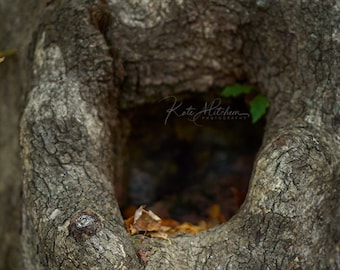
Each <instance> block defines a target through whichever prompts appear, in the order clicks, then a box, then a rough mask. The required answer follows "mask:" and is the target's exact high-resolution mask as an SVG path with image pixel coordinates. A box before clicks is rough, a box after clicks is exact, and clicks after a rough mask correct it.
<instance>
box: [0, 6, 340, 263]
mask: <svg viewBox="0 0 340 270" xmlns="http://www.w3.org/2000/svg"><path fill="white" fill-rule="evenodd" d="M104 2H105V1H100V2H98V3H97V2H94V1H79V3H78V1H72V2H71V1H51V2H50V3H49V4H48V5H47V6H41V5H38V4H37V6H32V5H29V4H27V7H26V10H25V11H21V10H22V9H20V11H19V9H17V7H14V6H15V5H13V6H12V5H9V3H5V2H4V3H1V4H2V5H1V8H2V10H1V13H0V15H3V16H1V18H6V17H8V15H6V13H8V11H12V14H20V13H23V14H24V15H26V16H28V15H27V14H34V15H35V16H33V17H34V19H32V21H31V22H30V23H29V24H27V25H29V26H32V27H28V26H27V25H26V26H25V28H23V29H20V26H24V25H25V20H23V19H18V21H16V23H17V24H13V23H12V24H10V23H8V22H6V21H5V22H4V23H3V24H2V25H6V27H7V28H5V30H4V31H3V33H0V36H1V40H3V37H4V36H6V35H9V34H10V35H11V36H13V37H12V38H11V40H13V41H12V43H11V42H8V43H4V44H5V45H6V46H18V45H19V44H23V49H22V51H20V52H19V54H18V56H17V59H9V60H8V61H6V62H5V63H2V64H0V68H1V69H5V68H6V67H7V68H6V70H5V71H4V73H3V74H5V77H4V78H5V79H4V80H3V81H1V82H0V83H1V101H0V105H1V109H2V110H3V112H2V113H1V116H0V117H1V130H0V131H1V133H0V135H1V136H0V138H1V147H4V148H2V149H4V150H5V151H3V150H2V151H1V155H0V156H1V161H2V162H1V166H2V167H1V168H3V169H2V170H1V175H0V176H1V185H2V186H1V187H2V189H1V190H0V192H1V195H2V196H1V200H2V201H1V202H2V205H4V203H5V202H6V200H9V199H10V200H11V202H12V203H11V204H10V205H9V206H6V207H4V208H1V212H0V215H1V223H0V230H1V232H3V233H4V234H6V235H7V236H6V237H7V238H6V237H5V238H4V241H3V243H4V245H3V246H2V254H1V257H2V258H6V254H10V255H11V256H10V257H8V256H7V258H9V259H8V260H0V261H1V263H2V265H1V266H2V268H7V269H8V268H9V265H10V264H11V263H12V262H13V261H14V259H13V258H17V259H15V261H16V263H15V264H13V265H14V266H13V267H12V268H13V269H144V268H145V269H339V268H340V255H339V250H340V245H339V240H340V230H339V219H340V218H339V217H340V213H339V212H340V210H339V180H340V171H339V170H340V169H339V168H340V166H339V154H338V153H339V150H340V149H339V135H338V134H339V76H338V74H339V51H340V50H339V48H340V47H339V41H340V36H339V23H340V22H339V16H338V13H339V10H340V6H339V4H338V3H337V2H336V1H323V2H322V3H320V2H318V1H310V2H295V1H273V2H271V1H229V2H225V1H209V2H207V1H181V0H178V1H140V2H138V1H108V3H104ZM20 5H22V6H21V8H24V7H25V6H23V4H21V3H20ZM5 8H6V9H5ZM26 12H27V13H26ZM23 18H26V17H25V16H23ZM12 22H13V20H12ZM36 26H37V27H36ZM19 29H20V30H19ZM32 29H34V30H35V32H34V34H33V38H32V40H31V45H30V46H26V45H27V40H28V36H31V32H32ZM15 30H18V34H17V33H15ZM27 54H28V55H29V56H28V58H26V56H27ZM15 69H19V71H18V76H19V78H16V80H14V79H13V78H14V77H13V71H14V70H15ZM244 80H247V81H249V82H250V83H252V84H256V85H258V86H259V87H260V88H261V89H263V92H264V93H265V94H266V96H267V97H268V98H269V99H270V103H271V105H270V111H269V114H268V115H267V126H266V133H265V137H264V140H263V145H262V147H261V150H260V151H259V153H258V156H257V159H256V162H255V164H254V170H253V176H252V179H251V183H250V187H249V192H248V194H247V198H246V201H245V203H244V204H243V206H242V208H241V210H240V211H239V213H238V214H237V215H236V216H234V217H233V219H231V220H230V221H229V222H227V223H226V224H224V225H222V226H219V227H216V228H213V229H210V230H208V231H206V232H203V233H200V234H198V235H195V236H183V235H182V236H178V237H175V238H173V239H171V242H169V241H164V240H162V239H148V238H146V239H145V240H144V241H143V242H142V241H141V240H140V239H139V237H138V236H135V237H129V236H128V235H127V233H126V232H125V229H124V227H123V222H122V218H121V216H120V212H119V208H118V204H117V202H116V199H115V196H114V193H113V188H112V182H113V183H115V184H116V185H118V184H117V183H118V182H119V178H120V175H121V167H122V164H121V158H122V154H121V153H122V152H123V150H122V145H123V142H124V139H125V138H126V134H124V130H122V127H123V124H124V121H125V120H124V119H121V118H120V117H119V115H118V111H119V110H120V109H125V108H131V107H134V106H137V105H138V104H144V103H146V102H155V101H158V100H159V99H160V98H162V97H165V96H168V95H174V94H176V95H180V94H181V93H184V92H188V91H191V92H192V93H197V92H204V91H208V90H209V89H210V88H215V87H223V86H225V85H226V84H230V83H234V82H235V81H244ZM10 88H11V89H13V92H11V93H10V94H8V95H7V92H6V91H5V90H7V89H10ZM22 88H24V89H25V91H26V92H27V99H26V101H25V105H24V112H23V115H22V118H21V121H20V133H18V131H17V130H16V124H17V122H18V119H19V112H20V103H19V101H20V97H21V96H23V95H24V94H25V93H23V92H21V89H22ZM8 102H12V103H11V104H13V105H12V106H8V104H9V103H8ZM5 104H7V106H5ZM8 114H12V115H13V116H12V117H6V115H8ZM5 124H6V125H7V126H8V129H5V128H2V127H3V126H5ZM10 132H14V133H13V136H10V135H9V134H10ZM19 137H20V143H21V147H22V148H21V158H22V165H23V174H22V172H21V170H20V161H19V159H18V156H19V155H18V154H19V146H18V143H17V140H18V138H19ZM112 160H113V161H114V162H112ZM9 164H11V165H9ZM12 172H13V174H12ZM22 175H23V177H22ZM22 178H23V187H22V190H23V204H22V205H23V208H22V210H21V211H19V201H20V196H19V189H20V185H21V183H20V181H19V180H20V179H22ZM2 179H4V180H2ZM19 212H21V214H22V221H21V222H20V221H19V219H18V213H19ZM4 220H8V222H7V221H6V222H4ZM6 223H7V226H6ZM20 223H21V227H22V229H21V244H20V245H19V244H18V243H19V241H18V239H19V233H18V230H19V227H20ZM12 224H13V225H12ZM8 225H10V226H8ZM21 248H22V252H21V250H20V249H21ZM140 250H143V251H146V252H147V255H148V256H147V262H146V263H145V262H143V261H142V260H141V259H140V258H139V255H138V253H139V251H140ZM21 261H22V262H23V264H22V265H21V263H20V262H21Z"/></svg>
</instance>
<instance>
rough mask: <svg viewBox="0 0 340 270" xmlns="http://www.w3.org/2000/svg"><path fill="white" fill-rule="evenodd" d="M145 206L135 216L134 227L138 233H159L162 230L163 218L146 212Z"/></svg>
mask: <svg viewBox="0 0 340 270" xmlns="http://www.w3.org/2000/svg"><path fill="white" fill-rule="evenodd" d="M144 208H145V206H144V205H142V206H140V207H139V208H138V209H137V210H136V212H135V215H134V219H133V227H134V228H135V229H136V230H137V231H139V232H140V231H143V232H151V231H159V230H160V228H161V218H160V217H159V216H157V215H156V214H155V213H154V212H152V211H151V210H149V211H146V210H144Z"/></svg>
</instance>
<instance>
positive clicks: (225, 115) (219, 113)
mask: <svg viewBox="0 0 340 270" xmlns="http://www.w3.org/2000/svg"><path fill="white" fill-rule="evenodd" d="M164 100H172V101H173V102H172V104H171V105H170V107H169V108H168V109H167V110H166V116H165V119H164V125H166V124H167V123H168V121H169V119H170V117H181V118H187V120H188V121H190V122H193V123H194V124H195V125H196V126H201V122H202V121H204V120H205V121H207V120H208V121H216V120H219V121H226V120H246V119H248V118H249V117H250V114H249V113H247V112H240V111H238V110H234V109H232V108H231V107H230V106H223V105H222V100H221V99H220V98H215V99H213V100H212V101H205V102H204V103H203V104H202V107H200V108H196V107H194V106H192V105H190V106H185V105H183V101H178V100H177V98H176V97H175V96H169V97H166V98H164V99H162V100H161V101H164Z"/></svg>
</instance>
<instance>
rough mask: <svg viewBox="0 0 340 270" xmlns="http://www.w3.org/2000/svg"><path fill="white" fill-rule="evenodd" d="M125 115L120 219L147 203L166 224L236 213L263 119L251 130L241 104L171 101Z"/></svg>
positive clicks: (210, 100)
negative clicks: (215, 211)
mask: <svg viewBox="0 0 340 270" xmlns="http://www.w3.org/2000/svg"><path fill="white" fill-rule="evenodd" d="M181 102H182V103H181ZM218 108H220V109H219V112H218ZM237 111H238V112H239V113H237ZM121 113H122V116H124V117H125V118H126V119H128V121H129V123H130V134H129V138H128V143H127V148H126V151H125V153H126V156H125V160H126V162H125V172H124V181H123V183H124V184H123V186H124V188H123V189H122V188H120V189H118V190H120V191H119V192H123V193H124V194H119V195H120V196H118V197H120V198H123V199H122V200H121V202H120V206H121V209H122V212H123V215H124V213H126V209H129V208H131V206H135V207H138V206H140V205H143V204H144V205H146V206H147V208H148V209H151V210H153V211H154V212H155V213H156V214H158V215H159V216H160V217H162V218H173V219H175V220H177V221H179V222H184V221H188V222H191V223H197V222H200V221H202V220H205V219H208V218H209V215H211V209H212V207H216V206H218V207H219V208H220V216H221V222H224V221H227V220H228V219H230V218H231V217H232V216H233V215H234V214H235V213H236V212H237V211H238V209H239V207H240V206H241V204H242V203H243V201H244V198H245V195H246V193H247V190H248V185H249V179H250V177H251V172H252V166H253V162H254V159H255V155H256V153H257V151H258V149H259V147H260V144H261V140H262V136H263V131H264V120H263V119H262V120H261V121H259V122H258V123H256V124H252V123H251V117H250V116H247V115H243V113H249V109H248V106H247V105H246V104H245V102H244V100H243V99H242V98H240V99H222V98H219V97H217V98H216V95H215V96H209V95H205V96H199V95H197V94H196V95H194V96H193V97H191V98H185V97H182V98H179V97H178V98H175V97H169V98H166V99H164V100H162V101H160V102H159V103H154V104H148V105H143V106H140V107H137V108H135V109H131V110H127V111H122V112H121ZM221 113H223V115H221ZM195 119H196V120H195ZM193 120H195V121H193ZM126 215H128V214H127V213H126Z"/></svg>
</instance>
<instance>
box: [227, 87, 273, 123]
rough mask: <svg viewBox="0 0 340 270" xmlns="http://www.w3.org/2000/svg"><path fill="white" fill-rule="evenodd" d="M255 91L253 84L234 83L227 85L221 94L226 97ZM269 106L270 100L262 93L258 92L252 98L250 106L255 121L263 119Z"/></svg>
mask: <svg viewBox="0 0 340 270" xmlns="http://www.w3.org/2000/svg"><path fill="white" fill-rule="evenodd" d="M252 90H253V91H252ZM253 92H254V87H253V86H251V85H240V84H234V85H230V86H226V87H225V88H224V89H223V91H222V93H221V95H222V96H224V97H237V96H240V95H242V94H243V95H250V94H253ZM268 106H269V101H268V99H267V98H266V97H265V96H264V95H262V94H257V95H256V96H255V97H253V98H251V100H250V102H249V107H250V114H251V118H252V122H253V123H256V122H257V121H258V120H259V119H261V117H262V116H263V115H264V114H265V113H266V110H267V108H268Z"/></svg>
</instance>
